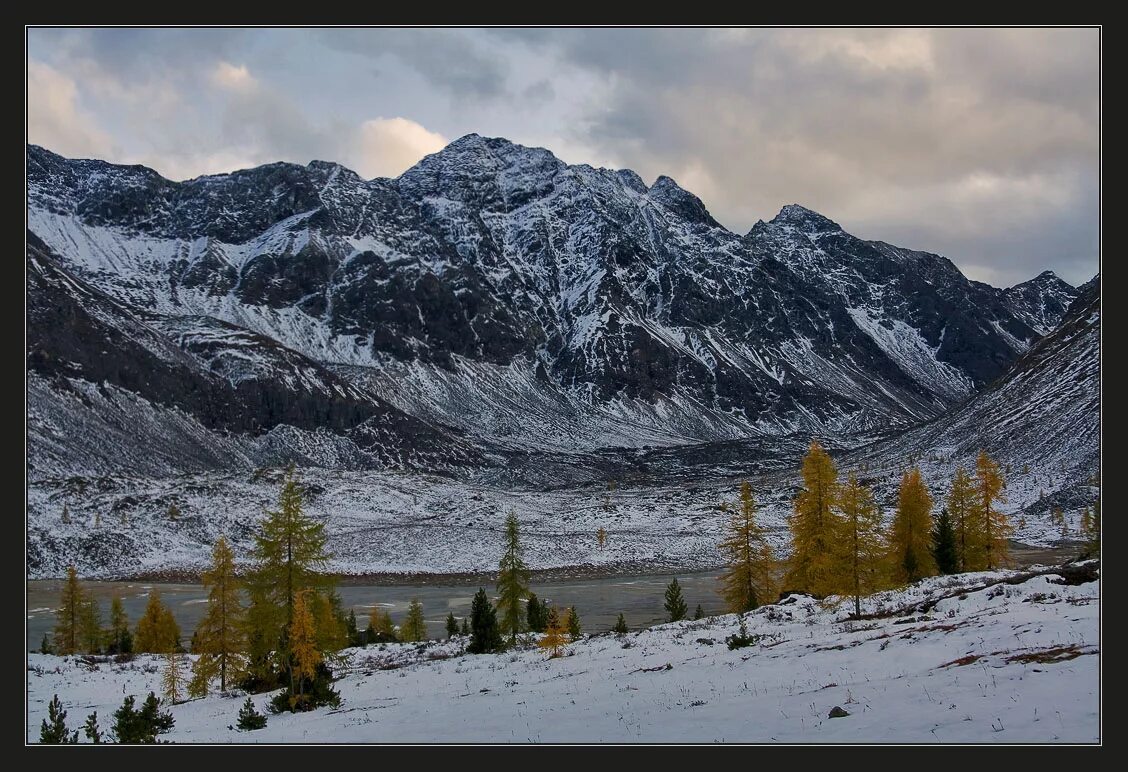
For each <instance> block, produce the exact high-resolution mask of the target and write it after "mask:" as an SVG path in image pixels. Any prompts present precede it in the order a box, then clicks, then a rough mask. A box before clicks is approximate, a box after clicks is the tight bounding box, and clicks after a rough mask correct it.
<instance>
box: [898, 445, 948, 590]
mask: <svg viewBox="0 0 1128 772" xmlns="http://www.w3.org/2000/svg"><path fill="white" fill-rule="evenodd" d="M889 564H890V574H891V578H892V580H893V583H894V584H898V585H901V584H909V583H911V582H915V581H917V580H918V579H923V578H924V577H926V576H935V575H936V573H937V568H936V559H935V558H934V557H933V556H932V496H930V495H929V493H928V487H927V486H926V485H925V484H924V480H923V479H921V476H920V469H919V468H917V467H915V466H914V467H913V468H911V469H909V470H908V471H906V472H905V474H904V476H902V477H901V488H900V490H899V491H898V495H897V513H896V514H895V515H894V516H893V530H892V532H891V533H890V538H889Z"/></svg>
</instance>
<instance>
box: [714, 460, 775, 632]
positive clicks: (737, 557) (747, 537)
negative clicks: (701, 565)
mask: <svg viewBox="0 0 1128 772" xmlns="http://www.w3.org/2000/svg"><path fill="white" fill-rule="evenodd" d="M725 510H726V511H729V512H730V514H729V521H728V523H727V524H726V526H725V539H724V541H722V542H721V543H720V545H719V549H720V551H721V554H722V555H723V556H724V559H725V563H726V568H725V570H724V572H723V573H722V574H721V577H720V582H721V597H722V598H724V599H725V605H726V607H727V608H728V610H729V611H731V612H733V613H736V614H741V613H743V612H745V611H751V610H752V609H754V608H756V607H757V606H760V605H761V604H764V603H770V602H771V601H772V600H773V599H774V597H775V595H774V593H775V566H776V560H775V555H774V554H773V553H772V547H771V545H770V544H768V541H767V539H765V538H764V529H763V528H761V527H760V525H759V524H758V523H757V522H756V500H755V498H754V497H753V495H752V486H751V484H750V483H749V482H748V481H747V480H745V481H744V483H743V484H741V486H740V504H739V506H737V507H734V508H732V509H731V510H729V509H728V507H725Z"/></svg>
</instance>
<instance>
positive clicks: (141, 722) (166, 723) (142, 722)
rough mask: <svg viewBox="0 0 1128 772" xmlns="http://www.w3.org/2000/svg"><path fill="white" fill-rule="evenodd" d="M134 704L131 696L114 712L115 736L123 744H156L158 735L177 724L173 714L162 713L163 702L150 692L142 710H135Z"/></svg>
mask: <svg viewBox="0 0 1128 772" xmlns="http://www.w3.org/2000/svg"><path fill="white" fill-rule="evenodd" d="M134 704H135V701H134V697H133V695H132V694H131V695H129V696H128V697H126V698H125V700H124V701H123V702H122V704H121V707H120V708H118V709H117V710H116V711H114V735H115V736H116V737H117V741H118V742H119V743H121V744H133V743H155V742H156V741H157V735H158V734H164V733H165V732H167V731H168V730H170V729H172V727H173V724H175V723H176V722H175V720H174V719H173V717H172V714H171V713H169V712H167V711H165V712H163V713H162V712H161V709H160V707H161V701H160V700H159V699H157V695H155V694H153V692H149V696H148V697H146V698H145V702H144V703H142V705H141V709H140V710H135V709H134V707H133V706H134Z"/></svg>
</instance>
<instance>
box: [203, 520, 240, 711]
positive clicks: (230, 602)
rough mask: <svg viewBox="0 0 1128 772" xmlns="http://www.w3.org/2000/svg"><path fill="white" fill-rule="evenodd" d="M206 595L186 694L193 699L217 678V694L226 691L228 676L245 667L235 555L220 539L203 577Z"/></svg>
mask: <svg viewBox="0 0 1128 772" xmlns="http://www.w3.org/2000/svg"><path fill="white" fill-rule="evenodd" d="M202 578H203V582H204V588H205V589H206V590H207V593H208V610H207V612H206V613H205V614H204V618H203V619H201V620H200V624H199V626H198V627H197V628H196V636H195V651H196V653H197V654H199V657H197V659H196V662H195V664H194V665H193V666H192V683H191V684H190V688H189V692H190V693H191V694H192V696H194V697H203V696H204V695H206V694H207V690H208V684H209V683H210V682H211V680H212V679H213V678H216V677H218V678H219V690H220V691H221V692H226V691H227V679H228V676H229V675H231V676H235V675H239V674H241V673H242V672H243V669H244V667H245V665H246V656H245V655H244V653H243V652H244V651H245V650H246V648H247V639H246V628H245V614H244V611H243V604H242V601H241V600H240V598H239V580H238V577H236V575H235V553H234V552H232V550H231V547H230V546H229V545H228V544H227V539H225V538H224V537H222V536H220V537H219V539H218V540H216V543H215V546H213V547H212V563H211V567H210V568H208V570H206V571H204V573H203V577H202Z"/></svg>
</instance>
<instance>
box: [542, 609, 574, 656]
mask: <svg viewBox="0 0 1128 772" xmlns="http://www.w3.org/2000/svg"><path fill="white" fill-rule="evenodd" d="M566 634H567V631H566V629H565V628H564V624H563V622H562V621H561V619H560V611H559V610H558V609H557V608H556V606H553V607H552V608H550V609H549V610H548V618H547V619H546V621H545V630H544V636H543V637H542V638H541V639H540V641H539V642H538V643H537V645H538V646H540V647H541V648H542V649H549V655H548V656H549V659H552V658H555V657H559V656H560V648H561V647H562V646H563V645H564V644H565V643H567V642H568V639H567V638H566V637H565V636H566Z"/></svg>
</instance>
